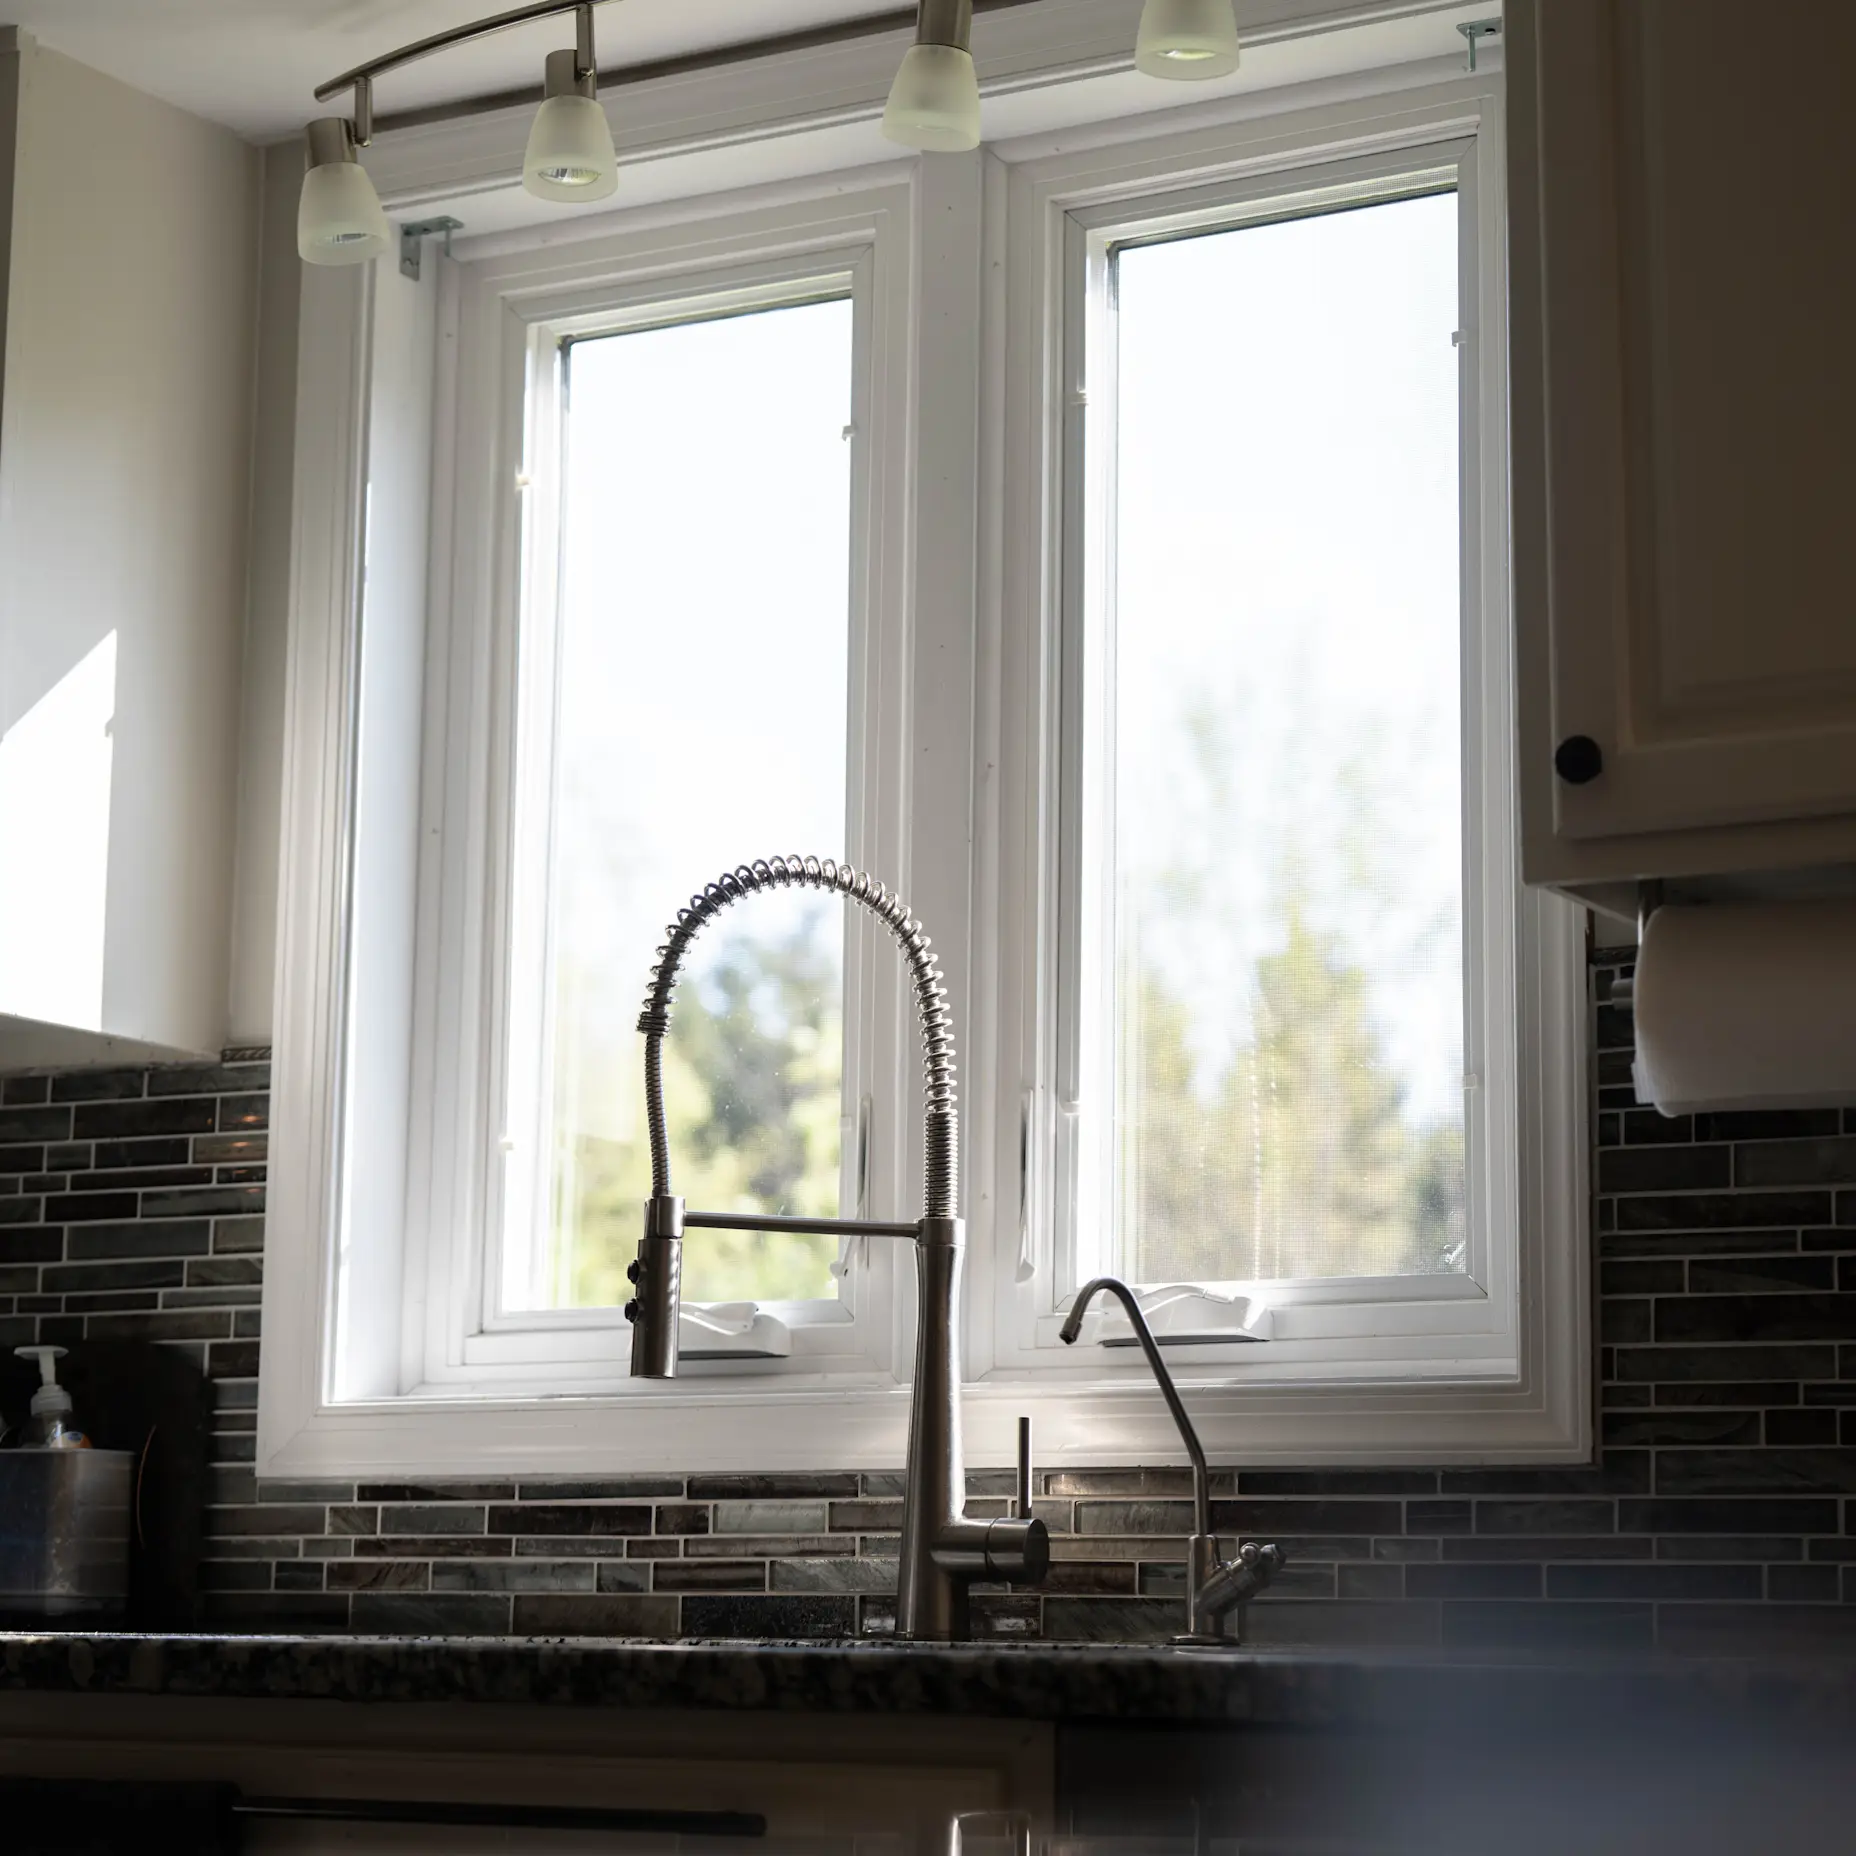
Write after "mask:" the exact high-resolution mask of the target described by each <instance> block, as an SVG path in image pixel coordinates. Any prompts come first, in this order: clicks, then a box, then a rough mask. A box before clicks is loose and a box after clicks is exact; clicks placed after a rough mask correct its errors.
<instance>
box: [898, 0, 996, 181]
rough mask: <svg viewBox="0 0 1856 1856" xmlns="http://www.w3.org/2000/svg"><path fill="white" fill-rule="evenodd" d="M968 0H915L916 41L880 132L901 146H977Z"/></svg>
mask: <svg viewBox="0 0 1856 1856" xmlns="http://www.w3.org/2000/svg"><path fill="white" fill-rule="evenodd" d="M972 38H973V0H920V3H919V5H918V6H917V7H916V10H915V43H914V44H913V45H911V46H910V47H909V49H908V51H907V52H906V53H905V54H904V55H903V60H902V68H901V69H900V70H899V71H897V73H896V81H895V83H893V84H892V85H891V86H890V90H889V102H888V103H887V104H886V105H885V106H884V109H883V133H884V134H885V135H886V136H888V137H889V139H890V140H891V141H892V142H900V143H901V144H902V145H903V147H904V148H924V149H929V150H932V151H933V152H934V153H936V154H957V153H958V152H959V151H960V150H962V149H965V148H977V147H979V145H980V81H979V78H978V76H977V75H976V73H975V72H974V69H973V53H972V51H971V50H970V49H969V47H970V44H971V41H972Z"/></svg>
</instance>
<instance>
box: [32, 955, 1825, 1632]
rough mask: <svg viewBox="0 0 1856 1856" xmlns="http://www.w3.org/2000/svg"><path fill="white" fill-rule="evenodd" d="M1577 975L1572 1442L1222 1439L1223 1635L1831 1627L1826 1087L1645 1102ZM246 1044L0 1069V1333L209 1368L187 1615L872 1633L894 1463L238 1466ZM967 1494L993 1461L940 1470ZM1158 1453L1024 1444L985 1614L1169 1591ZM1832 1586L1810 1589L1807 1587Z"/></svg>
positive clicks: (252, 1395) (246, 1462)
mask: <svg viewBox="0 0 1856 1856" xmlns="http://www.w3.org/2000/svg"><path fill="white" fill-rule="evenodd" d="M1628 971H1629V963H1628V957H1606V956H1603V955H1601V956H1599V957H1598V960H1597V962H1596V963H1595V965H1594V967H1593V970H1592V981H1593V988H1594V996H1595V1023H1596V1026H1597V1036H1598V1046H1599V1054H1598V1084H1599V1087H1598V1094H1597V1101H1596V1103H1595V1105H1594V1113H1595V1115H1596V1117H1597V1124H1596V1132H1597V1158H1598V1180H1597V1193H1598V1196H1597V1220H1596V1223H1597V1236H1596V1242H1597V1245H1598V1251H1599V1279H1600V1290H1601V1296H1602V1302H1601V1321H1600V1327H1601V1336H1600V1338H1601V1351H1600V1361H1599V1367H1600V1373H1601V1378H1602V1391H1601V1399H1600V1404H1601V1427H1602V1446H1603V1448H1602V1455H1601V1458H1600V1461H1599V1462H1598V1463H1597V1464H1596V1465H1594V1466H1592V1467H1583V1468H1581V1467H1573V1468H1566V1469H1544V1470H1542V1469H1531V1470H1504V1469H1482V1470H1441V1471H1440V1470H1429V1469H1402V1468H1401V1469H1388V1470H1309V1471H1290V1470H1280V1469H1272V1470H1245V1469H1237V1470H1232V1469H1224V1470H1221V1471H1220V1472H1219V1473H1218V1475H1217V1478H1216V1483H1215V1493H1216V1495H1217V1497H1218V1500H1217V1506H1216V1511H1215V1518H1216V1522H1217V1525H1218V1526H1219V1527H1220V1528H1221V1529H1223V1530H1226V1531H1228V1532H1231V1533H1236V1532H1237V1531H1238V1530H1240V1529H1241V1530H1243V1531H1244V1532H1246V1533H1249V1534H1257V1535H1262V1536H1264V1537H1266V1538H1269V1539H1273V1540H1276V1541H1278V1542H1280V1543H1281V1544H1282V1545H1283V1547H1284V1548H1285V1549H1286V1550H1287V1552H1288V1553H1289V1555H1290V1561H1291V1563H1290V1566H1289V1568H1288V1569H1287V1570H1286V1571H1285V1572H1284V1573H1283V1575H1282V1576H1281V1577H1280V1578H1279V1580H1278V1581H1277V1583H1276V1585H1275V1587H1274V1588H1273V1589H1272V1591H1271V1592H1270V1593H1269V1594H1268V1595H1267V1596H1266V1597H1264V1598H1263V1599H1262V1600H1260V1601H1259V1602H1257V1603H1256V1604H1254V1605H1252V1606H1251V1607H1250V1610H1249V1617H1248V1621H1247V1625H1246V1637H1247V1639H1248V1641H1250V1642H1252V1643H1255V1644H1259V1645H1294V1644H1303V1645H1310V1644H1327V1645H1332V1644H1389V1645H1424V1644H1438V1643H1442V1644H1446V1645H1477V1646H1530V1647H1532V1646H1549V1645H1552V1646H1593V1647H1608V1648H1622V1649H1644V1648H1649V1647H1652V1646H1656V1647H1661V1648H1665V1649H1670V1650H1675V1651H1734V1650H1742V1649H1746V1650H1756V1649H1757V1650H1770V1649H1774V1648H1784V1647H1788V1646H1797V1647H1808V1648H1811V1649H1819V1650H1821V1649H1823V1648H1826V1647H1829V1646H1833V1645H1835V1644H1837V1643H1839V1642H1842V1643H1846V1644H1848V1645H1850V1646H1851V1647H1853V1648H1856V1110H1834V1109H1827V1110H1822V1111H1814V1112H1809V1113H1802V1112H1801V1113H1789V1114H1742V1115H1726V1114H1718V1115H1702V1116H1695V1117H1691V1118H1684V1119H1681V1120H1673V1121H1671V1120H1664V1119H1663V1118H1662V1117H1660V1116H1658V1115H1657V1114H1655V1113H1654V1112H1652V1111H1650V1110H1648V1109H1643V1108H1640V1107H1638V1106H1637V1104H1636V1102H1635V1099H1634V1097H1633V1095H1632V1093H1631V1088H1630V1040H1631V1023H1630V1016H1629V1010H1628V1007H1627V1005H1625V1004H1622V1003H1620V1002H1618V999H1617V993H1616V983H1617V981H1618V979H1619V978H1620V977H1621V976H1622V975H1624V974H1625V973H1627V972H1628ZM263 1059H264V1054H263V1053H262V1052H230V1053H228V1054H227V1057H226V1060H225V1061H224V1062H223V1063H221V1064H217V1065H210V1066H199V1065H169V1066H161V1067H156V1068H152V1069H146V1070H140V1069H138V1070H114V1071H95V1070H92V1071H68V1072H63V1073H60V1074H54V1075H40V1074H34V1075H17V1076H12V1077H8V1078H6V1079H5V1081H4V1083H0V1340H4V1342H5V1344H6V1345H8V1346H12V1345H18V1344H20V1343H22V1342H30V1341H33V1340H38V1339H44V1340H51V1341H58V1340H77V1339H82V1338H84V1337H86V1336H103V1335H118V1336H139V1337H143V1338H148V1339H156V1340H161V1341H164V1342H168V1343H171V1344H173V1345H175V1346H178V1347H184V1348H186V1349H188V1350H189V1351H191V1352H192V1353H193V1354H194V1355H195V1357H196V1358H198V1359H199V1360H200V1362H201V1364H202V1365H203V1366H204V1368H205V1370H206V1372H207V1373H208V1375H209V1376H210V1377H211V1379H212V1380H213V1382H214V1389H215V1394H216V1404H215V1410H216V1419H215V1438H214V1446H215V1448H214V1460H215V1463H216V1468H215V1469H214V1471H213V1481H214V1494H213V1501H214V1506H213V1508H212V1510H211V1513H210V1515H209V1519H208V1528H207V1534H208V1539H209V1544H208V1548H207V1559H206V1563H205V1565H204V1567H203V1569H202V1581H201V1583H202V1587H203V1590H204V1592H205V1599H204V1605H205V1616H204V1619H203V1621H204V1622H205V1623H207V1624H208V1625H211V1626H214V1627H218V1628H222V1629H235V1630H243V1629H250V1630H268V1629H281V1630H316V1631H345V1630H353V1631H366V1632H372V1631H381V1632H403V1631H418V1632H426V1631H433V1632H455V1633H506V1632H516V1633H521V1634H539V1635H561V1634H620V1635H625V1636H661V1637H671V1636H677V1635H687V1636H731V1635H754V1636H762V1635H779V1636H840V1635H844V1636H848V1635H852V1634H876V1633H880V1632H883V1631H885V1630H887V1629H889V1628H891V1626H892V1624H893V1612H894V1599H893V1593H894V1586H895V1551H896V1528H897V1525H898V1521H899V1511H900V1507H901V1503H900V1499H899V1498H900V1478H899V1477H898V1476H896V1475H863V1476H858V1475H849V1474H846V1475H818V1476H793V1475H756V1474H754V1473H752V1471H751V1468H750V1467H749V1466H745V1465H744V1466H743V1473H741V1474H738V1475H726V1476H722V1475H704V1476H680V1475H663V1476H649V1477H623V1478H617V1479H604V1480H597V1481H585V1480H580V1481H561V1480H552V1481H521V1480H501V1479H498V1480H486V1481H482V1482H472V1483H443V1484H422V1483H362V1484H359V1485H355V1484H349V1483H343V1484H340V1485H330V1484H325V1483H314V1484H311V1483H280V1482H264V1483H260V1482H258V1481H256V1480H255V1478H254V1475H253V1470H252V1447H253V1425H254V1421H255V1418H254V1407H255V1405H256V1393H257V1387H256V1380H255V1378H254V1375H255V1373H256V1370H257V1360H258V1347H259V1315H258V1300H259V1284H260V1280H261V1271H262V1248H263V1206H264V1168H265V1138H266V1137H265V1128H266V1106H267V1097H266V1089H267V1085H268V1080H269V1071H268V1066H267V1065H266V1063H265V1062H264V1060H263ZM973 1486H974V1493H975V1497H976V1506H978V1507H979V1509H980V1511H981V1512H985V1511H987V1509H988V1508H989V1507H990V1508H992V1509H993V1510H994V1511H996V1512H1003V1511H1004V1508H1005V1498H1006V1493H1007V1482H1006V1479H1005V1477H1004V1476H1003V1475H980V1476H976V1477H975V1478H974V1485H973ZM1187 1488H1188V1485H1187V1482H1186V1478H1185V1474H1184V1472H1183V1471H1178V1470H1171V1469H1164V1470H1147V1469H1141V1468H1136V1467H1129V1468H1126V1469H1115V1470H1092V1471H1087V1472H1047V1473H1045V1474H1044V1475H1042V1476H1041V1477H1040V1479H1039V1490H1040V1496H1041V1499H1040V1501H1039V1504H1038V1512H1039V1513H1040V1514H1041V1515H1042V1516H1043V1518H1044V1520H1045V1521H1046V1522H1047V1524H1048V1525H1049V1527H1050V1529H1051V1533H1052V1542H1053V1551H1054V1555H1055V1564H1054V1566H1053V1568H1052V1572H1051V1577H1050V1579H1049V1581H1048V1582H1047V1584H1046V1585H1045V1586H1044V1588H1043V1589H1042V1590H1041V1591H1037V1592H1010V1591H1004V1590H1001V1591H997V1592H991V1593H983V1594H981V1595H980V1596H979V1597H978V1598H976V1601H975V1613H976V1629H977V1630H979V1631H980V1632H982V1633H984V1634H987V1635H991V1636H995V1637H1006V1638H1013V1637H1016V1638H1028V1637H1045V1638H1089V1639H1129V1638H1133V1639H1152V1638H1159V1637H1163V1636H1165V1635H1167V1634H1168V1633H1169V1632H1171V1631H1173V1630H1175V1629H1177V1628H1178V1627H1179V1623H1180V1613H1181V1605H1180V1601H1179V1596H1178V1594H1179V1590H1180V1582H1181V1565H1180V1561H1181V1558H1182V1555H1183V1551H1184V1548H1183V1536H1184V1534H1185V1532H1186V1529H1187V1525H1188V1514H1189V1507H1188V1503H1187V1500H1186V1495H1187ZM1846 1604H1847V1605H1848V1609H1845V1608H1844V1606H1845V1605H1846Z"/></svg>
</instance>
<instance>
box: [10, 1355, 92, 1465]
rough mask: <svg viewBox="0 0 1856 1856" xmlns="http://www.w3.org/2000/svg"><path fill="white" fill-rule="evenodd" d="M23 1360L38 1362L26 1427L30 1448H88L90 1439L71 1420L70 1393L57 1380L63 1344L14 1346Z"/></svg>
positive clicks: (27, 1441)
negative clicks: (54, 1345) (37, 1387)
mask: <svg viewBox="0 0 1856 1856" xmlns="http://www.w3.org/2000/svg"><path fill="white" fill-rule="evenodd" d="M13 1351H14V1352H15V1353H16V1354H17V1355H18V1356H19V1357H20V1358H21V1359H22V1360H36V1361H38V1363H39V1389H38V1390H37V1391H36V1392H35V1393H33V1395H32V1422H31V1423H30V1424H28V1425H27V1426H26V1447H27V1448H28V1449H31V1450H88V1449H89V1448H90V1439H89V1438H88V1437H86V1436H85V1435H84V1433H83V1432H82V1431H80V1430H79V1429H78V1428H77V1427H76V1426H75V1425H74V1424H73V1423H72V1422H71V1411H72V1406H71V1395H70V1393H69V1392H67V1391H66V1390H65V1389H64V1387H63V1386H61V1385H60V1384H59V1383H58V1364H57V1363H58V1362H59V1361H60V1360H62V1359H63V1358H64V1349H63V1348H62V1347H15V1348H14V1349H13Z"/></svg>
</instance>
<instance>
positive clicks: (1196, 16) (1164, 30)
mask: <svg viewBox="0 0 1856 1856" xmlns="http://www.w3.org/2000/svg"><path fill="white" fill-rule="evenodd" d="M1237 59H1238V48H1237V16H1236V14H1235V13H1234V12H1233V11H1232V9H1231V0H1147V4H1146V5H1145V6H1144V7H1142V8H1141V25H1140V30H1139V32H1138V33H1137V34H1136V35H1135V40H1134V65H1135V69H1136V70H1138V71H1144V72H1145V73H1146V74H1147V75H1148V76H1149V77H1165V78H1171V79H1173V80H1174V81H1176V82H1177V81H1180V80H1184V81H1185V82H1188V83H1191V82H1194V81H1198V80H1202V79H1205V78H1210V77H1229V76H1230V74H1231V73H1232V72H1233V71H1235V70H1236V69H1237Z"/></svg>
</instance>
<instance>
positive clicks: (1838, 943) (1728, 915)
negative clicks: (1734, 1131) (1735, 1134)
mask: <svg viewBox="0 0 1856 1856" xmlns="http://www.w3.org/2000/svg"><path fill="white" fill-rule="evenodd" d="M1635 1001H1636V1015H1637V1059H1636V1064H1635V1067H1634V1071H1633V1075H1634V1078H1635V1081H1636V1085H1637V1099H1638V1101H1640V1102H1650V1103H1654V1104H1655V1106H1656V1107H1657V1108H1659V1109H1661V1110H1662V1112H1663V1113H1664V1114H1665V1115H1686V1114H1689V1113H1691V1112H1692V1111H1694V1110H1696V1109H1710V1108H1807V1107H1820V1106H1824V1105H1827V1104H1831V1103H1843V1102H1856V901H1833V902H1768V903H1750V902H1749V903H1720V904H1715V905H1711V906H1705V907H1704V906H1689V905H1686V904H1681V903H1674V904H1669V905H1666V906H1665V907H1663V908H1660V909H1658V910H1656V912H1655V913H1654V914H1653V915H1651V917H1650V919H1649V922H1648V924H1647V926H1646V927H1645V929H1644V935H1643V945H1642V947H1640V948H1639V949H1638V951H1637V979H1636V986H1635Z"/></svg>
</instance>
